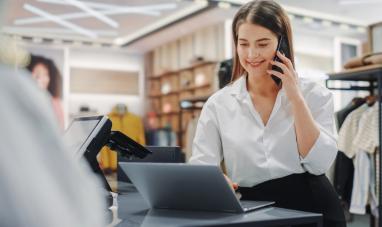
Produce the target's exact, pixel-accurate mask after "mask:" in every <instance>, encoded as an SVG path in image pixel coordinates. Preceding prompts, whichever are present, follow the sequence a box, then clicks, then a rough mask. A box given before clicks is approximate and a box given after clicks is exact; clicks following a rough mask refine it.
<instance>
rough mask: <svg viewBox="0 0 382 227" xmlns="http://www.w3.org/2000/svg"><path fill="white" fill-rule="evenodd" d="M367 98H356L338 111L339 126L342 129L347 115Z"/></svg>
mask: <svg viewBox="0 0 382 227" xmlns="http://www.w3.org/2000/svg"><path fill="white" fill-rule="evenodd" d="M365 102H366V100H365V99H364V98H354V99H353V100H352V101H351V102H350V103H349V104H348V105H346V107H345V108H343V109H342V110H340V111H338V112H336V118H337V128H338V130H340V128H341V126H342V124H343V122H344V121H345V119H346V117H347V116H348V115H349V114H350V113H351V112H352V111H353V110H355V109H357V108H358V107H360V106H361V105H362V104H364V103H365Z"/></svg>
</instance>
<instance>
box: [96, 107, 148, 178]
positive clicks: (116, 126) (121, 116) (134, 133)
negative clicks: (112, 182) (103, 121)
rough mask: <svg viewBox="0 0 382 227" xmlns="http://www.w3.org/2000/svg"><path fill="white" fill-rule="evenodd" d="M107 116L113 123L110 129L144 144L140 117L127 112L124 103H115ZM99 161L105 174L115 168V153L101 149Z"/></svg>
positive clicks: (116, 161)
mask: <svg viewBox="0 0 382 227" xmlns="http://www.w3.org/2000/svg"><path fill="white" fill-rule="evenodd" d="M109 118H110V120H111V121H112V123H113V127H112V130H115V131H120V132H122V133H124V134H125V135H127V136H128V137H130V138H131V139H133V140H134V141H136V142H137V143H139V144H141V145H145V144H146V140H145V131H144V127H143V122H142V119H141V117H139V116H137V115H135V114H133V113H131V112H129V108H128V107H127V105H126V104H124V103H118V104H116V105H115V106H114V107H113V109H112V111H111V113H110V114H109ZM100 159H101V160H100V163H101V166H102V169H103V170H104V172H105V173H106V174H110V173H112V172H115V171H116V170H117V164H118V160H117V153H116V152H115V151H112V150H110V149H108V148H103V149H102V150H101V157H100Z"/></svg>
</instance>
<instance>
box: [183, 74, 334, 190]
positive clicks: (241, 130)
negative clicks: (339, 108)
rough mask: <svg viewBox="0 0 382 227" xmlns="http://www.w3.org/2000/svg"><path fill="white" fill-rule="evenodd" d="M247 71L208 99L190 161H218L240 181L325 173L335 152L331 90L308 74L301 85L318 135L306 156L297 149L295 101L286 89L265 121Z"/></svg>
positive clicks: (247, 184) (248, 183)
mask: <svg viewBox="0 0 382 227" xmlns="http://www.w3.org/2000/svg"><path fill="white" fill-rule="evenodd" d="M246 78H247V77H246V76H242V77H241V78H239V79H238V80H236V81H235V82H234V83H233V84H231V85H228V86H226V87H225V88H223V89H221V90H219V91H218V92H216V93H215V94H214V95H213V96H211V97H210V98H209V99H208V101H207V102H206V104H205V105H204V107H203V109H202V112H201V115H200V118H199V122H198V125H197V129H196V135H195V138H194V143H193V150H192V152H193V153H192V157H191V159H190V161H189V162H190V163H191V164H212V165H220V162H221V161H222V159H223V158H224V161H225V164H226V168H227V175H228V176H229V177H230V178H231V179H232V180H233V181H234V182H237V183H238V184H239V185H240V186H242V187H252V186H254V185H256V184H259V183H262V182H265V181H268V180H271V179H275V178H280V177H284V176H287V175H290V174H294V173H303V172H305V171H308V172H310V173H312V174H316V175H319V174H323V173H325V172H326V171H327V170H328V168H329V167H330V166H331V164H332V162H333V161H334V159H335V157H336V154H337V145H336V140H335V136H334V133H335V131H334V128H335V125H334V110H333V98H332V94H331V93H330V91H329V90H327V89H326V88H325V87H323V86H320V85H318V84H316V83H313V82H310V81H308V80H306V79H299V86H300V89H301V92H302V94H303V96H304V98H305V101H306V103H307V105H308V106H309V108H310V110H311V113H312V115H313V118H314V120H315V121H316V123H317V125H318V126H319V129H320V135H319V137H318V139H317V140H316V141H315V143H314V145H313V146H312V148H311V150H310V151H309V153H308V155H307V156H306V157H305V158H302V157H301V156H300V155H299V153H298V148H297V141H296V133H295V126H294V119H293V118H294V117H293V114H292V109H291V108H292V106H291V103H290V102H289V100H288V98H287V96H286V94H285V91H284V89H281V90H280V91H279V93H278V95H277V98H276V101H275V104H274V107H273V110H272V113H271V116H270V118H269V120H268V123H267V124H266V125H264V124H263V122H262V120H261V117H260V115H259V113H258V112H257V111H256V110H255V107H254V105H253V103H252V100H251V98H250V95H249V93H248V91H247V87H246Z"/></svg>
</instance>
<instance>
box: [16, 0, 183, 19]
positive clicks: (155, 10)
mask: <svg viewBox="0 0 382 227" xmlns="http://www.w3.org/2000/svg"><path fill="white" fill-rule="evenodd" d="M40 1H41V0H40ZM44 2H49V3H54V4H61V5H62V4H63V3H62V2H58V1H54V0H45V1H44ZM87 4H90V3H87ZM92 4H96V3H92ZM98 4H100V3H98ZM103 5H105V4H103ZM112 6H113V5H109V9H107V10H104V11H100V13H102V14H103V15H108V16H110V15H120V14H128V13H130V14H131V13H135V14H142V15H148V16H160V15H161V13H160V12H159V11H161V10H171V9H175V8H176V7H177V5H176V4H175V3H165V4H154V5H148V6H134V7H130V6H116V7H115V8H111V7H112ZM56 17H58V18H60V19H62V20H73V19H82V18H88V17H91V15H89V14H88V13H85V12H77V13H68V14H61V15H57V16H56ZM46 21H50V20H49V19H47V18H42V17H31V18H23V19H17V20H15V22H14V24H16V25H26V24H34V23H41V22H46Z"/></svg>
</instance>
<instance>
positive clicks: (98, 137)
mask: <svg viewBox="0 0 382 227" xmlns="http://www.w3.org/2000/svg"><path fill="white" fill-rule="evenodd" d="M111 126H112V123H111V121H110V120H109V118H108V117H107V116H93V117H79V118H76V119H74V120H73V121H72V122H71V124H70V125H69V127H68V129H67V130H66V131H65V134H64V142H65V144H66V146H67V147H68V150H69V151H70V152H72V155H73V157H74V158H77V159H79V158H81V157H82V156H84V157H85V159H86V161H87V162H88V163H89V165H90V168H91V169H92V170H93V172H95V173H96V174H97V175H98V176H99V177H101V179H102V181H103V183H104V187H105V189H106V190H108V191H112V190H111V187H110V185H109V183H108V182H107V180H106V178H105V176H104V175H103V172H102V170H101V168H100V167H99V164H98V161H97V154H98V152H99V151H100V150H101V149H102V147H103V146H105V145H106V143H107V142H108V140H109V138H110V133H111Z"/></svg>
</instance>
